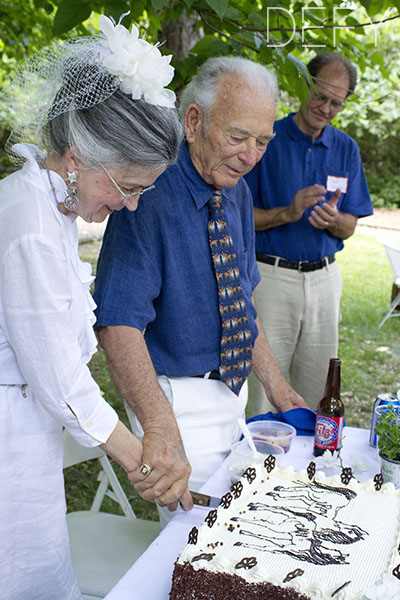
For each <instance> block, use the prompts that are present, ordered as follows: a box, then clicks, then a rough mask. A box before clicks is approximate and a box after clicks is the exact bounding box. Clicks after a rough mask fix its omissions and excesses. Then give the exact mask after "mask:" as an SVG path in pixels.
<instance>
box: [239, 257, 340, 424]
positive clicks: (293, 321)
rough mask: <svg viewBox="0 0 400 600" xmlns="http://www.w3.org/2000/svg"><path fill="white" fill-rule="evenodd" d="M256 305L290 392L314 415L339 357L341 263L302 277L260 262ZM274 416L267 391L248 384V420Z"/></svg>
mask: <svg viewBox="0 0 400 600" xmlns="http://www.w3.org/2000/svg"><path fill="white" fill-rule="evenodd" d="M257 264H258V267H259V269H260V274H261V281H260V283H259V285H258V286H257V288H256V289H255V293H254V299H255V303H256V307H257V311H258V314H259V316H260V319H261V323H262V326H263V329H264V332H265V334H266V336H267V338H268V342H269V344H270V346H271V350H272V352H273V354H274V356H275V358H276V360H277V361H278V364H279V366H280V368H281V370H282V373H283V374H284V375H285V377H288V379H289V382H290V384H291V386H292V387H293V388H294V389H295V390H296V392H298V393H299V394H300V395H301V396H302V397H303V398H304V400H305V401H306V402H307V404H308V405H309V407H310V408H312V409H315V408H316V407H317V404H318V402H319V400H320V399H321V398H322V395H323V392H324V389H325V381H326V376H327V373H328V366H329V359H330V358H334V357H336V356H337V351H338V325H339V311H340V297H341V294H342V277H341V274H340V271H339V267H338V265H337V263H336V262H333V263H331V264H330V265H327V266H326V267H324V268H322V269H318V270H316V271H311V272H310V273H302V272H300V271H295V270H292V269H285V268H282V267H278V266H275V265H267V264H265V263H262V262H258V263H257ZM269 410H273V407H272V405H271V404H270V402H269V401H268V399H267V397H266V395H265V392H264V389H263V388H262V386H261V385H260V384H259V383H258V380H256V378H255V377H254V376H253V375H252V376H251V380H249V411H248V416H253V415H256V414H260V413H264V412H268V411H269Z"/></svg>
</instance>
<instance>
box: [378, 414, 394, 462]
mask: <svg viewBox="0 0 400 600" xmlns="http://www.w3.org/2000/svg"><path fill="white" fill-rule="evenodd" d="M375 433H376V435H379V440H378V448H379V450H380V452H381V454H382V455H383V456H385V457H386V458H388V459H389V460H398V461H400V423H399V416H398V412H397V410H396V409H395V408H394V407H393V406H392V405H391V404H390V405H389V407H388V411H387V412H385V413H384V414H383V415H380V417H379V423H378V425H377V426H376V427H375Z"/></svg>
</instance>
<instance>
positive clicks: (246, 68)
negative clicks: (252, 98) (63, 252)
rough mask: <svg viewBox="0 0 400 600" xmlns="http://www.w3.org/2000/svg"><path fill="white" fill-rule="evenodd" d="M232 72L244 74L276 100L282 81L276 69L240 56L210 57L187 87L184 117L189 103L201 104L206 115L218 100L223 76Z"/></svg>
mask: <svg viewBox="0 0 400 600" xmlns="http://www.w3.org/2000/svg"><path fill="white" fill-rule="evenodd" d="M228 73H233V74H235V75H238V76H240V77H242V78H243V79H244V80H245V81H246V82H247V83H248V85H249V86H250V87H251V88H253V89H254V90H255V91H257V92H258V93H261V94H265V93H266V94H268V95H269V96H270V97H271V98H272V100H273V101H274V102H275V103H276V101H277V98H278V82H277V79H276V76H275V75H274V73H272V71H270V70H269V69H267V68H266V67H264V66H263V65H260V64H259V63H256V62H253V61H252V60H248V59H247V58H241V57H240V56H220V57H217V58H209V59H208V60H207V61H206V62H205V63H204V64H203V65H201V67H200V68H199V70H198V72H197V74H196V75H195V76H194V77H193V79H192V81H191V82H190V83H189V84H188V86H187V87H186V88H185V89H184V90H183V92H182V96H181V101H180V107H179V112H180V115H181V116H182V117H183V116H184V114H185V112H186V109H187V107H188V106H189V104H192V103H194V104H197V105H198V106H199V107H200V108H201V110H202V111H203V114H204V116H205V118H206V119H208V117H209V116H210V114H211V111H212V108H213V106H214V104H215V101H216V98H217V93H218V85H219V82H220V78H221V77H222V76H223V75H226V74H228Z"/></svg>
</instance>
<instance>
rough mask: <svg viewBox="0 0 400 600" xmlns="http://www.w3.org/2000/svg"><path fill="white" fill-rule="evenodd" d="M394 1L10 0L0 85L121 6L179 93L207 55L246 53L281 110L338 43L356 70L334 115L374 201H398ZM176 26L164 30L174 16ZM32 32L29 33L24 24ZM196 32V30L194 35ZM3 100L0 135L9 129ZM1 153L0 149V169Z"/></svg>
mask: <svg viewBox="0 0 400 600" xmlns="http://www.w3.org/2000/svg"><path fill="white" fill-rule="evenodd" d="M399 7H400V0H398V2H395V3H393V2H390V1H389V0H384V1H382V0H358V1H355V2H353V3H352V4H351V5H345V6H343V5H342V4H339V3H338V2H337V0H327V1H325V0H324V2H323V1H322V0H313V2H311V3H308V4H306V5H305V4H304V3H302V2H297V1H296V0H280V2H277V1H274V0H261V1H260V2H259V3H258V4H254V2H253V0H197V1H194V0H183V1H180V2H177V1H176V0H8V1H7V5H6V4H5V2H3V3H1V2H0V50H1V51H2V53H1V55H0V65H1V70H0V87H1V85H3V84H4V83H5V82H6V80H7V75H8V73H9V71H10V69H12V68H13V67H14V66H15V64H16V63H17V62H18V61H19V60H21V59H22V58H23V57H24V56H26V55H27V54H31V53H33V52H35V51H36V50H37V49H38V48H40V47H43V46H44V45H46V44H47V43H48V42H49V40H50V39H51V36H56V37H66V36H71V35H76V34H82V35H86V34H88V33H92V32H94V31H97V30H98V29H97V19H98V15H99V14H106V15H109V16H112V17H113V18H114V20H115V21H116V22H118V20H119V18H120V17H121V15H122V14H124V13H127V12H128V11H130V13H129V15H127V16H125V17H124V20H123V23H124V25H125V26H127V27H129V26H130V24H131V23H132V22H135V23H136V24H137V25H138V26H139V28H140V30H141V34H142V35H146V39H148V40H149V41H161V42H163V45H162V46H161V51H162V52H164V53H170V52H172V51H173V53H174V59H173V64H174V66H175V67H176V71H175V78H174V81H173V82H172V86H173V87H175V89H176V90H177V92H179V90H180V89H182V87H184V86H185V85H186V84H187V83H188V82H189V80H190V79H191V77H192V75H193V74H194V73H195V71H196V70H197V68H198V66H199V65H200V64H201V63H202V62H203V61H204V60H205V59H206V58H208V57H210V56H220V55H229V54H233V55H243V56H247V57H249V58H251V59H255V60H258V61H260V62H261V63H263V64H266V65H268V66H270V67H272V68H274V69H275V71H276V73H277V75H278V78H279V83H280V87H281V90H282V93H281V97H282V99H281V104H280V106H279V107H278V115H279V116H283V114H286V113H287V112H288V110H296V109H297V106H298V103H299V101H300V102H304V101H305V99H306V96H307V93H308V87H307V70H306V68H305V63H306V62H307V61H308V60H309V58H310V57H311V56H312V55H313V54H314V53H315V52H320V51H325V50H336V51H337V52H340V53H343V54H344V55H346V56H348V57H349V58H350V59H351V60H353V61H354V62H355V63H356V64H357V67H358V69H359V72H360V73H361V80H360V83H359V85H358V88H357V90H358V93H357V94H356V95H355V96H352V97H351V99H350V100H349V102H348V105H347V108H346V109H345V110H344V111H343V112H342V113H340V115H339V116H338V117H337V119H336V123H337V125H338V126H339V127H340V128H342V129H344V130H345V131H347V132H348V133H349V134H350V135H351V136H352V137H354V139H355V140H356V141H357V143H358V144H359V146H360V151H361V156H362V159H363V163H364V167H365V171H366V176H367V180H368V183H369V185H370V188H371V193H372V198H373V202H374V205H375V206H386V207H390V206H393V205H396V204H397V205H399V204H400V199H399V200H398V199H397V194H396V188H397V184H398V182H399V179H398V176H400V172H399V166H398V158H397V157H398V155H399V141H398V140H399V139H400V136H399V134H400V131H399V129H400V125H399V123H400V119H399V116H400V114H399V113H400V102H399V100H400V98H399V96H400V91H399V90H400V77H399V73H400V56H399V54H398V51H397V49H398V45H399V33H398V24H399V16H400V15H399V13H400V8H399ZM184 18H185V19H187V18H189V20H190V23H192V24H193V28H194V33H195V35H194V36H193V39H191V40H190V43H188V45H187V47H185V49H184V51H183V52H177V50H176V45H177V42H179V41H180V40H179V39H177V38H179V37H180V38H182V39H183V38H185V35H186V34H187V30H186V29H187V28H186V21H182V19H184ZM181 21H182V26H181V27H180V28H179V27H177V28H176V29H173V28H172V29H169V30H168V31H167V29H166V26H167V25H170V24H171V23H177V24H179V23H180V22H181ZM27 32H29V34H28V33H27ZM196 36H197V37H196ZM3 112H4V111H2V109H1V105H0V138H3V139H5V138H6V132H5V131H1V128H3V129H4V128H5V125H4V114H3ZM4 161H5V159H4V158H3V157H1V158H0V169H1V167H2V164H3V162H4Z"/></svg>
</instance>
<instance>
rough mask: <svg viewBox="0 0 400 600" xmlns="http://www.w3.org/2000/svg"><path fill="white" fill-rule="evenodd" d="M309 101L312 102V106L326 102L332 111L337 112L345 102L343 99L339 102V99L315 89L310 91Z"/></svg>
mask: <svg viewBox="0 0 400 600" xmlns="http://www.w3.org/2000/svg"><path fill="white" fill-rule="evenodd" d="M311 102H312V103H313V104H314V106H323V105H324V104H327V105H328V107H329V108H330V109H331V110H333V111H334V112H339V111H340V110H342V108H343V107H344V104H345V103H344V101H343V102H339V100H334V99H332V98H328V97H327V96H325V95H324V94H322V93H321V92H319V91H317V92H316V91H315V90H312V92H311Z"/></svg>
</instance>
